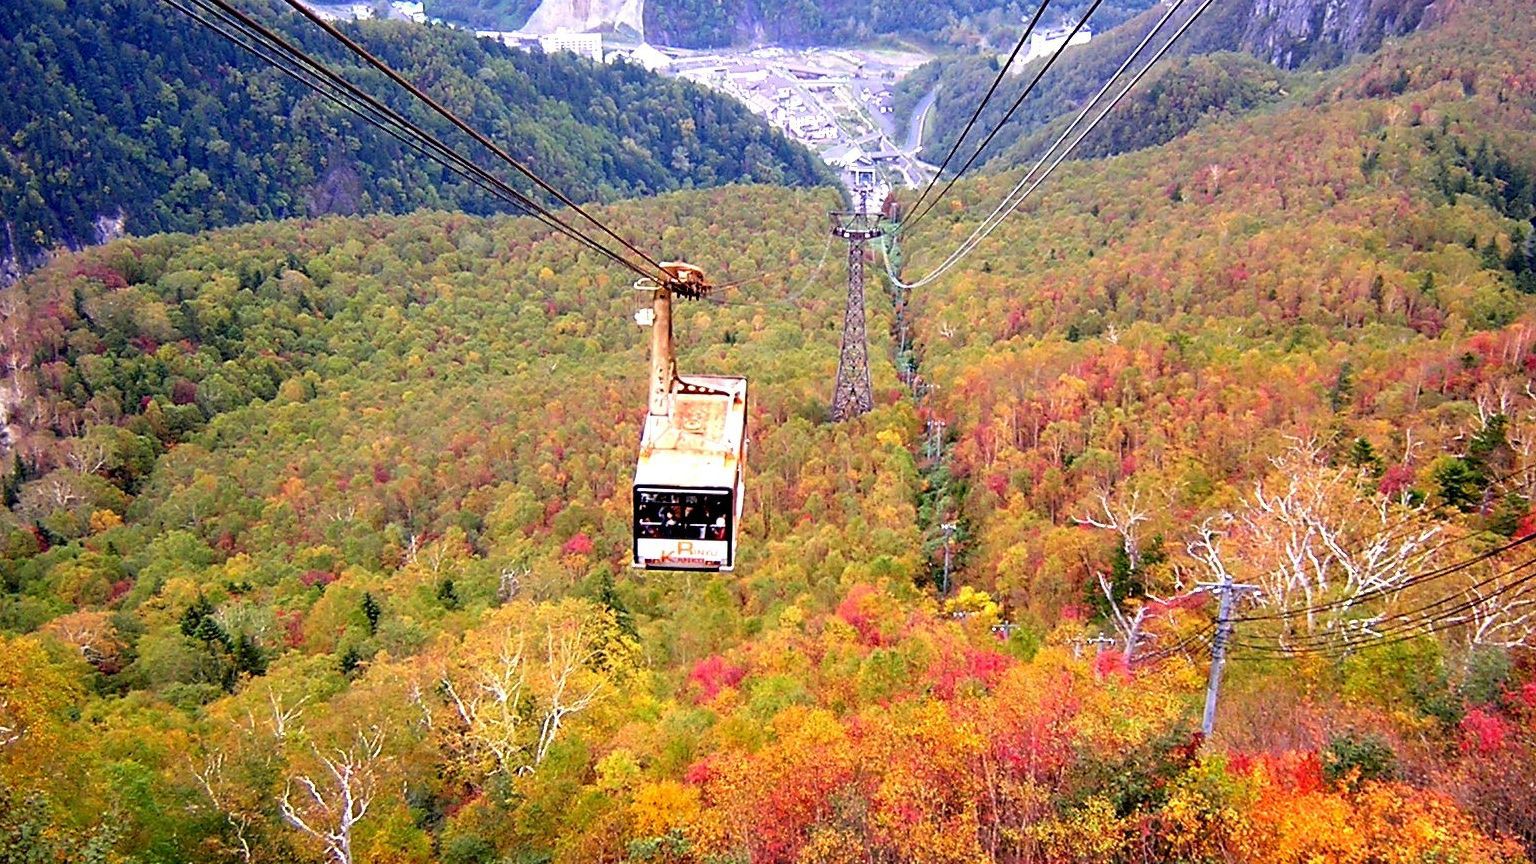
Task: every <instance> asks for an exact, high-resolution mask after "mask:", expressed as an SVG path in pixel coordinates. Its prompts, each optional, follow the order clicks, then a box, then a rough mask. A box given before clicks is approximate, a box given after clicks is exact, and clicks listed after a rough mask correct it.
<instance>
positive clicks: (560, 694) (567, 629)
mask: <svg viewBox="0 0 1536 864" xmlns="http://www.w3.org/2000/svg"><path fill="white" fill-rule="evenodd" d="M544 648H545V667H544V672H545V674H546V675H548V676H549V693H548V694H547V697H546V699H547V702H546V705H545V707H544V719H543V721H542V722H541V723H540V724H539V746H538V750H537V751H536V752H535V754H534V757H533V761H534V762H535V764H537V763H539V762H543V761H544V757H545V756H546V755H548V753H549V748H550V745H552V744H554V743H555V736H556V735H558V734H559V732H560V724H561V723H563V722H564V721H565V718H566V717H568V716H570V715H572V714H576V713H579V712H581V711H585V710H587V708H588V707H590V706H591V704H592V700H594V699H596V698H597V694H598V693H599V692H600V691H601V690H602V688H603V679H602V678H601V677H599V676H595V675H594V676H589V680H588V681H586V682H579V681H578V678H579V677H581V676H580V673H581V672H582V671H583V670H586V669H588V668H589V667H590V666H591V665H592V661H593V660H595V659H596V658H597V647H596V646H595V645H593V644H592V639H591V638H590V636H589V634H588V633H587V626H586V622H585V621H579V620H578V621H570V622H565V623H563V624H562V623H551V624H550V625H549V627H548V629H547V630H546V631H545V636H544Z"/></svg>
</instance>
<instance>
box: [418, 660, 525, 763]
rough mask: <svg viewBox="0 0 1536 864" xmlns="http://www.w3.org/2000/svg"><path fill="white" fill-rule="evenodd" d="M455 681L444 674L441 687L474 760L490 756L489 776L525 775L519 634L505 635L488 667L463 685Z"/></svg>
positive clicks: (474, 672) (522, 662)
mask: <svg viewBox="0 0 1536 864" xmlns="http://www.w3.org/2000/svg"><path fill="white" fill-rule="evenodd" d="M454 677H455V676H454V675H453V674H452V673H450V672H448V671H444V672H443V674H442V676H441V679H440V680H439V686H440V687H441V688H442V692H443V693H444V694H445V695H446V696H447V698H448V703H449V705H450V706H451V707H452V709H453V712H454V715H455V717H456V719H457V720H458V724H459V728H460V729H462V730H463V732H462V734H463V737H464V739H465V742H466V744H467V745H468V749H469V750H470V751H471V755H472V757H473V756H474V755H476V754H477V752H478V753H483V754H485V755H486V756H487V757H489V759H490V760H491V763H492V768H491V770H492V773H496V772H502V773H507V774H512V773H520V772H523V771H526V770H527V769H528V768H529V767H530V765H529V762H528V755H527V754H528V745H529V740H528V739H529V731H528V729H529V726H530V723H529V721H528V720H527V719H526V706H525V705H524V704H523V691H524V688H525V686H526V685H527V681H528V673H527V663H526V661H525V659H524V655H523V637H522V636H521V634H514V633H512V632H511V631H506V632H504V633H503V634H502V636H501V639H500V644H499V646H498V650H497V652H496V654H495V655H494V656H493V657H492V659H491V660H490V662H488V663H480V664H476V666H475V668H474V669H473V670H472V671H471V672H470V673H469V674H468V675H467V676H466V677H467V678H468V679H469V680H467V681H462V682H455V680H454Z"/></svg>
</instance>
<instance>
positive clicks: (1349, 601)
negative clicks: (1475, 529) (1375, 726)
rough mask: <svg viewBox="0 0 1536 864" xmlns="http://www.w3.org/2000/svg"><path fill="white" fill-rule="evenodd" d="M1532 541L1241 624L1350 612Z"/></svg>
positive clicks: (1244, 619) (1532, 538) (1525, 539)
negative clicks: (1349, 595)
mask: <svg viewBox="0 0 1536 864" xmlns="http://www.w3.org/2000/svg"><path fill="white" fill-rule="evenodd" d="M1465 536H1466V538H1470V537H1473V536H1475V535H1465ZM1533 541H1536V534H1528V535H1526V536H1524V537H1521V538H1519V539H1516V540H1513V541H1511V542H1509V543H1505V544H1503V545H1502V546H1498V547H1496V548H1493V549H1489V550H1488V551H1486V552H1482V553H1480V554H1478V555H1475V556H1473V557H1471V558H1468V559H1465V560H1462V561H1458V562H1455V563H1453V564H1447V565H1445V566H1444V567H1439V568H1436V569H1434V570H1430V571H1428V572H1425V573H1419V574H1416V575H1414V576H1411V577H1409V578H1408V579H1405V580H1403V581H1402V582H1400V583H1397V584H1395V585H1383V586H1380V587H1377V588H1373V589H1370V590H1368V591H1362V592H1360V593H1359V594H1356V595H1354V596H1353V597H1343V598H1340V599H1337V600H1331V601H1328V602H1326V603H1318V604H1315V605H1312V606H1307V607H1302V608H1299V609H1284V610H1281V611H1279V612H1269V613H1265V614H1262V615H1245V616H1242V617H1240V618H1239V619H1238V620H1239V621H1242V622H1244V623H1249V622H1254V621H1285V620H1289V619H1292V618H1300V617H1304V616H1309V615H1315V614H1318V613H1320V612H1329V611H1333V610H1335V609H1347V608H1349V607H1351V606H1357V605H1359V604H1360V603H1364V602H1368V601H1370V600H1374V599H1376V598H1378V597H1384V596H1387V595H1389V594H1396V593H1400V592H1401V591H1403V590H1404V589H1407V588H1411V587H1414V586H1416V585H1422V584H1425V583H1427V582H1433V581H1435V580H1437V579H1441V578H1444V577H1445V576H1449V575H1452V574H1455V573H1459V572H1461V571H1463V570H1466V569H1468V568H1470V567H1473V566H1475V565H1477V564H1480V563H1482V562H1484V561H1487V560H1488V559H1490V558H1495V557H1497V556H1499V555H1502V554H1504V553H1505V552H1508V551H1510V550H1511V549H1517V548H1519V547H1521V546H1524V545H1525V544H1527V543H1531V542H1533ZM1452 542H1459V541H1452ZM1445 545H1446V546H1449V545H1451V544H1450V543H1447V544H1445ZM1442 548H1444V547H1442Z"/></svg>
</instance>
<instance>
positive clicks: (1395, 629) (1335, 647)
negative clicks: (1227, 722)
mask: <svg viewBox="0 0 1536 864" xmlns="http://www.w3.org/2000/svg"><path fill="white" fill-rule="evenodd" d="M1532 565H1536V558H1530V559H1527V560H1525V561H1522V562H1520V563H1519V564H1516V565H1515V566H1513V567H1511V568H1508V569H1506V570H1503V571H1501V572H1499V573H1496V574H1494V575H1493V576H1490V577H1488V578H1487V579H1484V580H1481V581H1479V582H1477V583H1474V584H1473V585H1471V586H1468V587H1467V588H1466V589H1465V590H1464V591H1463V593H1462V594H1461V595H1456V594H1448V595H1445V596H1443V597H1441V598H1439V599H1438V600H1434V601H1432V602H1429V603H1426V604H1424V605H1422V606H1419V607H1418V608H1416V609H1413V610H1409V611H1407V612H1401V613H1397V614H1394V615H1389V616H1386V617H1384V618H1380V619H1377V620H1375V621H1373V622H1371V623H1370V625H1369V626H1370V627H1372V629H1376V628H1377V626H1378V625H1380V624H1383V623H1386V622H1396V623H1395V624H1393V626H1390V627H1387V628H1383V629H1380V630H1378V631H1377V632H1376V633H1375V635H1372V636H1370V637H1367V638H1353V637H1349V636H1347V635H1346V636H1344V637H1343V638H1335V637H1333V636H1332V635H1331V634H1326V633H1314V634H1305V635H1303V636H1301V637H1299V639H1298V642H1299V643H1300V644H1296V645H1292V646H1286V645H1263V644H1255V643H1237V644H1239V645H1240V647H1243V648H1247V649H1250V650H1256V651H1264V652H1269V653H1274V654H1284V655H1293V654H1306V655H1326V656H1339V655H1341V654H1342V653H1344V652H1345V651H1347V650H1348V649H1351V648H1357V647H1365V646H1376V645H1390V644H1396V643H1397V642H1401V641H1405V640H1407V639H1412V638H1417V637H1418V636H1419V635H1422V633H1436V632H1440V631H1441V630H1447V629H1450V628H1452V627H1457V626H1460V625H1462V624H1464V623H1466V619H1465V618H1463V617H1461V616H1462V615H1463V613H1465V612H1468V611H1471V610H1472V609H1474V608H1476V607H1477V606H1478V605H1479V604H1481V603H1484V602H1487V601H1488V600H1490V599H1497V598H1500V597H1503V596H1504V595H1506V594H1509V593H1511V592H1513V591H1516V590H1517V589H1519V588H1522V587H1524V586H1525V585H1527V584H1529V583H1530V582H1532V581H1536V569H1532V570H1531V572H1530V573H1527V574H1525V575H1524V576H1521V577H1519V578H1517V579H1515V580H1514V581H1513V582H1508V583H1505V584H1503V585H1500V586H1499V587H1498V588H1497V589H1496V590H1494V591H1492V592H1490V593H1489V594H1487V595H1483V594H1479V593H1477V592H1478V591H1479V590H1480V589H1482V588H1486V587H1487V586H1489V585H1493V584H1496V583H1498V582H1499V581H1501V580H1503V579H1507V578H1509V577H1511V576H1514V575H1515V574H1517V573H1519V572H1520V571H1521V570H1525V569H1527V568H1531V567H1532ZM1467 593H1472V594H1473V597H1472V599H1469V600H1462V601H1461V602H1460V603H1457V604H1456V605H1454V606H1449V607H1446V608H1438V607H1441V606H1444V604H1446V603H1450V602H1452V601H1455V600H1457V599H1458V596H1460V597H1465V596H1466V594H1467ZM1432 610H1433V611H1432ZM1403 634H1408V635H1403Z"/></svg>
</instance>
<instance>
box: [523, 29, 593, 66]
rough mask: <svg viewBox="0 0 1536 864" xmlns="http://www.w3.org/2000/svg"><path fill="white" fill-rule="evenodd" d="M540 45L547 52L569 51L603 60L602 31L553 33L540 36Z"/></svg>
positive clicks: (589, 58)
mask: <svg viewBox="0 0 1536 864" xmlns="http://www.w3.org/2000/svg"><path fill="white" fill-rule="evenodd" d="M539 47H540V48H541V49H543V51H544V53H545V54H554V53H556V52H559V51H569V52H571V53H572V54H577V55H579V56H582V57H585V58H587V59H588V60H592V61H594V62H597V63H601V62H603V34H601V33H551V34H549V35H547V36H540V37H539Z"/></svg>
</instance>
